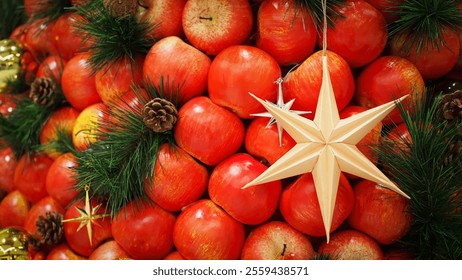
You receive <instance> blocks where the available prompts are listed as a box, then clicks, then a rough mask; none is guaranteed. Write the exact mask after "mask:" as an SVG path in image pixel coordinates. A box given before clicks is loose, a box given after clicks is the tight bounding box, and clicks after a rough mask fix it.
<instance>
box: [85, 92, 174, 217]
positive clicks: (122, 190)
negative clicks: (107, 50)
mask: <svg viewBox="0 0 462 280" xmlns="http://www.w3.org/2000/svg"><path fill="white" fill-rule="evenodd" d="M161 84H162V83H161ZM134 92H135V94H136V97H137V98H138V100H139V102H138V103H137V104H136V105H133V104H131V105H130V104H128V102H126V101H124V100H123V99H120V102H119V103H114V104H113V105H112V106H110V107H108V109H107V112H105V113H106V114H107V115H108V116H109V117H108V118H105V119H104V120H102V121H101V122H100V123H99V125H98V127H99V128H98V129H96V132H95V133H94V135H93V136H94V137H97V138H98V139H100V140H98V141H97V142H96V143H94V144H92V145H91V146H90V147H89V149H88V150H86V151H84V152H80V153H77V154H76V158H77V163H78V167H77V168H76V173H77V181H78V183H77V188H78V189H83V188H84V187H85V186H87V185H88V186H90V187H91V190H92V192H93V195H94V196H96V197H98V198H102V199H106V200H107V206H108V209H109V210H110V212H111V216H112V217H114V216H115V214H116V213H117V212H118V211H119V210H121V209H125V206H126V205H127V203H129V202H130V201H133V200H135V201H138V199H141V200H143V199H146V198H147V196H146V193H145V190H144V185H145V182H146V181H147V180H151V179H152V177H153V175H154V174H153V173H154V166H155V163H156V158H157V153H158V150H159V149H160V146H161V145H162V144H164V143H173V132H172V131H166V132H164V133H155V132H153V131H152V130H149V129H148V128H147V127H146V125H145V124H144V121H143V109H144V105H145V104H146V103H147V102H148V101H150V100H151V99H153V98H155V97H163V87H159V88H154V87H153V88H145V89H142V88H140V87H135V88H134ZM146 92H147V94H146Z"/></svg>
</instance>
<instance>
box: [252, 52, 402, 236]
mask: <svg viewBox="0 0 462 280" xmlns="http://www.w3.org/2000/svg"><path fill="white" fill-rule="evenodd" d="M322 59H323V61H322V64H323V68H322V71H323V74H322V75H323V76H322V85H321V90H320V94H319V100H318V104H317V107H316V112H315V117H314V120H309V119H306V118H304V117H301V116H299V115H297V114H295V113H293V112H290V111H288V110H284V109H282V108H279V107H278V106H276V105H275V104H272V103H271V102H268V101H263V100H261V99H259V98H258V97H256V96H254V98H256V99H257V101H258V102H260V103H261V104H262V105H263V106H264V107H265V109H266V110H267V111H268V112H269V113H270V114H271V115H272V116H273V117H274V118H275V119H276V121H277V123H278V124H280V125H281V126H282V127H283V128H284V130H285V131H286V132H287V133H288V134H289V135H290V136H291V137H292V138H293V139H294V140H295V142H296V143H297V144H296V145H295V146H294V147H293V148H292V149H291V150H290V151H288V152H287V153H286V154H285V155H283V156H282V157H281V158H280V159H279V160H278V161H276V162H275V163H274V164H273V165H272V166H270V167H269V168H268V169H267V170H266V171H265V172H263V173H262V174H261V175H260V176H258V177H257V178H255V179H254V180H253V181H252V182H250V183H248V184H247V185H245V186H244V187H243V188H248V187H251V186H255V185H258V184H262V183H266V182H271V181H275V180H280V179H284V178H288V177H292V176H297V175H300V174H304V173H308V172H312V175H313V179H314V183H315V188H316V194H317V197H318V201H319V206H320V208H321V215H322V219H323V222H324V227H325V231H326V236H327V241H328V242H329V233H330V229H331V224H332V216H333V212H334V208H335V199H336V197H337V189H338V184H339V180H340V172H347V173H350V174H353V175H356V176H358V177H361V178H364V179H367V180H371V181H374V182H376V183H378V184H380V185H382V186H384V187H386V188H389V189H391V190H393V191H395V192H397V193H399V194H401V195H403V196H405V197H407V198H409V196H407V195H406V194H405V193H404V192H402V191H401V190H400V189H399V188H398V187H397V186H396V185H395V184H394V183H393V182H392V181H390V180H389V179H388V178H387V177H386V176H385V175H384V174H383V173H382V171H380V170H379V169H378V168H377V166H375V165H374V164H373V163H372V162H370V161H369V159H368V158H367V157H366V156H364V155H363V154H362V153H361V152H360V151H359V149H358V148H357V147H356V144H357V143H358V142H359V141H360V140H361V139H362V138H363V137H364V136H365V135H366V134H367V133H368V132H369V131H370V130H372V128H374V127H375V126H376V124H377V123H379V122H380V121H381V120H382V119H383V118H385V117H386V116H387V115H388V113H390V112H391V111H392V110H393V109H394V108H395V103H396V102H401V101H402V100H403V99H404V98H405V97H402V98H401V99H398V100H396V101H392V102H389V103H386V104H383V105H381V106H378V107H375V108H373V109H370V110H368V111H365V112H362V113H359V114H356V115H354V116H351V117H349V118H347V119H342V120H340V117H339V113H338V108H337V104H336V102H335V96H334V92H333V90H332V84H331V81H330V75H329V71H328V67H327V55H326V52H324V54H323V57H322Z"/></svg>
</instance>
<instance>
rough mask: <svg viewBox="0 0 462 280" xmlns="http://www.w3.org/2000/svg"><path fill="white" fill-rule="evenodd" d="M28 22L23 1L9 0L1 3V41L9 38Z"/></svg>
mask: <svg viewBox="0 0 462 280" xmlns="http://www.w3.org/2000/svg"><path fill="white" fill-rule="evenodd" d="M24 22H26V13H25V11H24V5H23V1H22V0H8V1H1V3H0V40H1V39H5V38H9V37H10V35H11V32H13V30H14V29H15V28H16V27H18V26H19V25H21V24H23V23H24Z"/></svg>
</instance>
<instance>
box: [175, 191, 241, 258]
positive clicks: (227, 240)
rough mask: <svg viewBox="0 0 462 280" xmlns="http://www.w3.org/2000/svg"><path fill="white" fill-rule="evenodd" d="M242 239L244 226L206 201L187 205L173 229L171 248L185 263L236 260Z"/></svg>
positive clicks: (209, 201)
mask: <svg viewBox="0 0 462 280" xmlns="http://www.w3.org/2000/svg"><path fill="white" fill-rule="evenodd" d="M244 239H245V232H244V226H243V225H242V224H241V223H239V222H238V221H236V220H235V219H233V218H232V217H231V216H229V215H228V214H227V213H226V212H225V211H223V210H222V209H221V208H220V207H218V206H217V205H216V204H215V203H213V202H212V201H211V200H208V199H203V200H199V201H197V202H194V203H193V204H191V205H189V206H187V207H186V208H185V209H184V210H183V212H181V214H180V215H179V216H178V219H177V221H176V223H175V227H174V230H173V242H174V244H175V247H176V248H177V250H178V252H179V253H180V254H181V255H182V256H183V257H184V258H186V259H189V260H237V259H238V258H239V256H240V254H241V250H242V246H243V244H244Z"/></svg>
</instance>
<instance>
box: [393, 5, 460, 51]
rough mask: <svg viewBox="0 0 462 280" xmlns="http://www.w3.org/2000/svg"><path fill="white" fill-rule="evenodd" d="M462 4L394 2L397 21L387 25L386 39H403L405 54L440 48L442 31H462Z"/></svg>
mask: <svg viewBox="0 0 462 280" xmlns="http://www.w3.org/2000/svg"><path fill="white" fill-rule="evenodd" d="M461 4H462V1H461V0H405V1H396V5H397V8H396V10H393V13H394V14H395V15H397V16H398V19H396V20H395V21H393V22H390V23H389V25H388V31H389V36H390V37H394V36H398V38H402V39H404V44H403V46H405V48H404V49H403V51H405V52H406V51H409V50H410V49H413V48H416V49H417V52H418V53H420V51H421V50H422V49H425V48H428V47H435V48H439V47H440V46H441V45H442V43H444V42H443V41H442V40H443V38H442V36H441V34H442V32H443V31H444V30H452V31H454V32H457V33H459V32H461V31H462V6H460V5H461Z"/></svg>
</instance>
